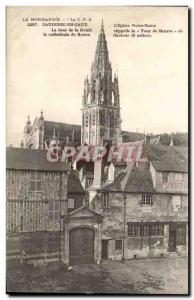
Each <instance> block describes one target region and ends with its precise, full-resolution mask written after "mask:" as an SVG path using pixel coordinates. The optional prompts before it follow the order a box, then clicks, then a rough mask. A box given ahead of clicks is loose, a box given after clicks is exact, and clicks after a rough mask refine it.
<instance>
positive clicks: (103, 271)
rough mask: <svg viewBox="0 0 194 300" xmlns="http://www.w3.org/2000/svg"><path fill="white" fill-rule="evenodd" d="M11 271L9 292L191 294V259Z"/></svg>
mask: <svg viewBox="0 0 194 300" xmlns="http://www.w3.org/2000/svg"><path fill="white" fill-rule="evenodd" d="M29 268H30V267H27V269H25V270H23V271H21V270H20V271H19V269H18V270H17V271H16V272H15V273H14V272H13V270H12V272H10V271H9V272H8V274H7V291H8V292H36V293H43V292H46V293H87V294H93V293H105V294H106V293H112V294H115V293H117V294H118V293H120V294H121V293H124V294H187V293H188V270H187V268H188V261H187V258H175V257H172V258H168V259H145V260H128V261H125V262H116V261H112V262H110V261H109V262H104V263H102V264H100V265H95V264H91V265H79V266H73V267H72V269H71V270H68V271H67V270H65V269H63V268H60V269H56V270H52V269H51V268H49V269H48V268H41V269H40V268H35V269H33V270H29Z"/></svg>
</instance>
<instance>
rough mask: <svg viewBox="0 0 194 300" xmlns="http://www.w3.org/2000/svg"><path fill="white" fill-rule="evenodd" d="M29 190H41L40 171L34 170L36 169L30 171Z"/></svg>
mask: <svg viewBox="0 0 194 300" xmlns="http://www.w3.org/2000/svg"><path fill="white" fill-rule="evenodd" d="M30 190H31V191H32V192H40V191H42V183H41V173H40V172H36V171H32V172H31V181H30Z"/></svg>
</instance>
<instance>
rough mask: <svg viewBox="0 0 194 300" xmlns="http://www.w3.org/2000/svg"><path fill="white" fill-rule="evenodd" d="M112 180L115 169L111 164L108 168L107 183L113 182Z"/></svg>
mask: <svg viewBox="0 0 194 300" xmlns="http://www.w3.org/2000/svg"><path fill="white" fill-rule="evenodd" d="M114 179H115V167H114V165H113V163H111V164H110V166H109V168H108V182H113V181H114Z"/></svg>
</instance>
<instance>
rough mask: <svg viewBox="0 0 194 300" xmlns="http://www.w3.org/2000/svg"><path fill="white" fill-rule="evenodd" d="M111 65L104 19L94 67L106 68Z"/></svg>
mask: <svg viewBox="0 0 194 300" xmlns="http://www.w3.org/2000/svg"><path fill="white" fill-rule="evenodd" d="M107 66H109V58H108V49H107V41H106V36H105V32H104V24H103V20H102V24H101V29H100V33H99V36H98V42H97V46H96V52H95V59H94V64H93V68H94V69H105V68H107Z"/></svg>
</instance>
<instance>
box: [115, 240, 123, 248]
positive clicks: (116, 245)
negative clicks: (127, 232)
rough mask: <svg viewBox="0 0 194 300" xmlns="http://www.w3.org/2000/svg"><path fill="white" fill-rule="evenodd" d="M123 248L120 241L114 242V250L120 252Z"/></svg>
mask: <svg viewBox="0 0 194 300" xmlns="http://www.w3.org/2000/svg"><path fill="white" fill-rule="evenodd" d="M122 247H123V242H122V240H116V241H115V250H121V249H122Z"/></svg>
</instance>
